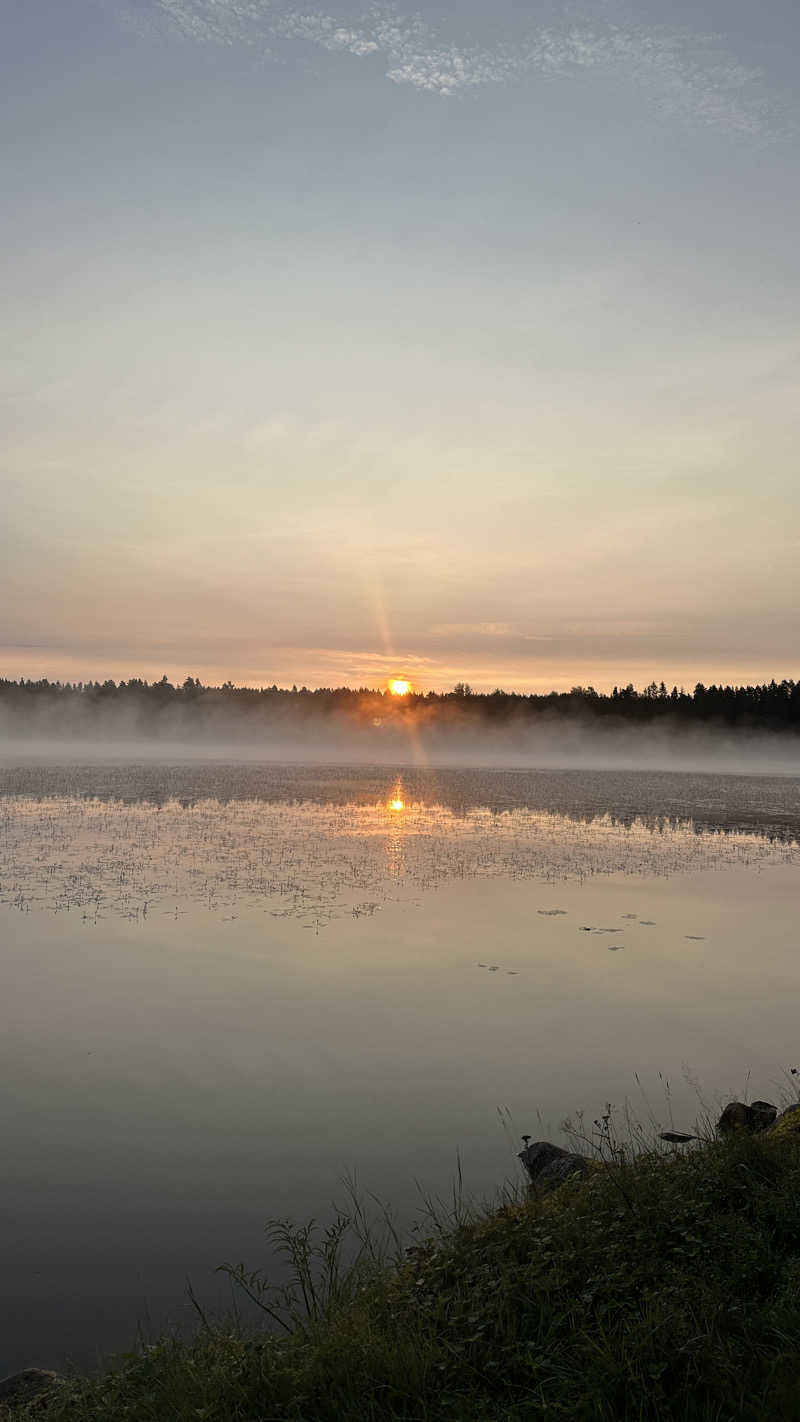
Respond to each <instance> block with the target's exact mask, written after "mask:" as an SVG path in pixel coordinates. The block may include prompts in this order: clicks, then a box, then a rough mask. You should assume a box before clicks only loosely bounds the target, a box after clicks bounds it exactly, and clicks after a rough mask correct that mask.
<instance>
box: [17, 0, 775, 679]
mask: <svg viewBox="0 0 800 1422" xmlns="http://www.w3.org/2000/svg"><path fill="white" fill-rule="evenodd" d="M724 8H725V15H724V26H722V21H721V11H720V7H719V6H718V4H717V3H716V0H692V3H691V4H690V3H689V0H670V3H669V4H668V3H667V0H642V4H641V5H640V6H639V7H637V21H636V24H635V25H633V24H631V22H630V18H629V16H628V14H627V10H626V7H625V5H624V4H623V0H604V3H603V4H602V5H599V4H597V3H595V0H586V3H585V5H581V4H579V5H578V6H577V7H576V6H575V5H569V6H567V5H566V3H562V0H552V3H551V4H549V6H548V15H547V19H546V22H545V19H544V18H542V15H540V14H539V10H538V9H536V7H534V8H533V9H532V8H531V7H520V6H518V5H516V4H515V3H512V0H498V4H497V5H496V6H492V7H487V6H485V5H483V6H481V5H479V4H477V0H475V3H472V0H468V3H467V4H466V5H462V4H459V6H455V5H453V4H452V3H447V0H440V3H435V4H434V3H433V0H430V3H426V4H425V5H424V6H423V9H422V11H421V12H420V13H419V14H417V11H416V7H415V10H414V13H413V14H412V13H411V11H409V12H408V13H406V12H405V11H404V10H403V8H402V6H400V7H399V8H398V7H394V8H392V9H391V11H389V10H388V9H386V10H384V9H383V8H382V7H381V5H380V4H379V5H377V6H373V7H370V8H369V11H368V12H365V13H362V12H360V11H359V12H358V14H356V12H355V11H350V10H348V9H347V5H346V4H345V0H332V3H331V5H330V6H329V7H328V8H327V9H326V8H323V9H322V10H317V9H315V10H314V11H313V13H306V11H305V10H303V9H295V8H294V7H293V5H292V3H291V0H274V3H271V4H270V5H266V4H261V3H260V0H259V3H256V4H254V5H249V6H247V7H244V8H243V7H242V6H241V5H239V4H237V3H235V0H215V3H213V4H212V3H211V0H137V4H136V5H135V6H130V5H127V4H125V3H123V0H105V3H104V4H103V5H101V6H98V5H97V4H96V3H94V0H71V3H70V5H69V6H64V5H59V4H50V3H47V4H45V5H42V6H24V5H19V6H14V7H12V10H11V13H10V17H9V19H8V20H7V22H4V24H5V29H4V44H3V46H2V53H0V84H1V85H2V93H3V100H4V105H5V109H6V113H7V126H8V129H9V131H10V132H13V133H14V143H13V144H8V145H6V146H5V149H4V151H3V153H2V155H0V165H2V182H3V191H4V194H5V196H6V199H7V202H8V204H9V209H10V210H11V211H12V212H13V214H14V217H13V220H12V221H10V222H7V223H6V224H5V225H4V227H3V230H2V232H0V250H1V251H2V260H3V267H4V270H5V271H7V272H9V273H10V274H11V281H10V282H9V285H8V289H7V292H6V295H5V298H4V330H3V337H4V339H3V352H2V355H1V356H0V398H1V399H2V402H3V435H2V463H1V464H0V480H1V481H2V519H0V675H4V676H8V677H18V676H20V675H24V676H39V675H47V676H49V677H52V678H59V677H60V678H62V679H64V678H71V679H87V678H101V679H103V678H105V677H107V676H110V677H113V678H114V679H119V678H123V677H124V678H126V679H127V678H128V677H130V676H134V675H136V676H146V677H148V678H157V677H160V676H161V675H162V674H164V673H166V674H167V675H168V676H169V677H170V678H171V679H175V680H182V679H183V678H184V677H185V676H186V675H187V673H191V674H192V675H197V676H200V677H201V679H202V680H203V681H204V682H207V683H215V682H220V681H223V680H226V679H228V678H230V679H231V680H233V681H234V682H236V683H246V684H254V685H260V684H264V683H265V684H271V683H272V682H278V683H279V684H284V685H285V684H288V685H291V684H292V683H294V682H296V683H297V684H298V685H300V684H303V683H306V684H308V685H311V686H316V685H330V684H340V685H341V684H351V685H353V684H359V683H366V684H370V685H381V684H383V683H385V681H386V680H387V679H388V677H389V676H390V675H392V674H398V673H406V674H407V675H409V676H410V677H411V679H412V680H413V681H414V682H415V683H417V684H419V685H420V686H422V687H423V688H426V689H427V688H444V689H446V688H448V687H450V686H452V685H453V684H454V683H455V682H456V681H462V680H465V681H468V682H470V683H471V684H472V685H473V686H475V687H476V689H489V690H491V689H493V688H494V687H495V686H497V685H501V686H505V687H509V688H517V689H520V690H549V689H551V688H559V689H561V688H565V687H566V688H568V687H569V686H571V685H574V684H578V683H581V684H589V683H591V684H593V685H594V686H595V687H596V688H597V689H598V690H607V689H609V688H610V687H611V686H612V685H614V684H615V683H617V684H625V683H627V682H628V681H633V682H634V683H635V684H636V685H639V686H641V685H644V684H646V683H648V682H649V681H651V680H652V679H656V680H657V681H660V680H661V679H662V678H663V679H664V680H665V681H666V682H667V683H669V684H672V683H673V682H674V683H677V684H678V685H680V684H684V685H687V686H691V685H693V684H694V683H695V681H697V680H703V681H705V682H709V683H710V682H713V681H735V682H748V681H755V680H764V679H768V678H770V677H771V676H773V675H774V676H776V677H777V678H780V677H783V676H789V677H796V676H797V675H798V674H800V666H798V652H797V649H798V644H799V641H800V639H799V638H798V630H799V623H800V556H799V554H800V548H799V546H798V545H799V544H800V537H799V536H798V529H799V528H800V471H799V470H798V463H797V448H798V431H797V410H798V402H797V391H798V388H800V337H798V330H800V321H798V316H799V315H800V277H799V276H798V264H797V251H798V248H799V247H800V188H799V187H798V184H797V181H796V177H797V174H796V158H797V145H796V135H797V128H798V123H797V118H798V105H797V93H798V83H797V80H798V74H797V65H796V54H797V52H798V49H797V40H798V39H799V38H800V20H798V18H797V14H796V13H795V12H793V11H791V8H790V7H788V8H787V7H785V6H778V7H776V8H774V7H772V6H771V5H770V4H767V6H766V7H759V17H758V23H756V22H755V20H754V13H755V12H754V11H753V7H752V6H750V5H746V4H744V0H731V3H730V4H729V5H727V6H726V7H724ZM328 11H330V13H329V12H328ZM542 13H543V12H542ZM537 15H539V18H538V19H537ZM793 55H794V56H795V58H792V56H793Z"/></svg>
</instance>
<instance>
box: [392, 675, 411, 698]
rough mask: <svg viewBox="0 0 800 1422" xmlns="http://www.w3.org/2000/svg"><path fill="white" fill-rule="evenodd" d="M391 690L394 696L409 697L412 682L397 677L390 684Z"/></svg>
mask: <svg viewBox="0 0 800 1422" xmlns="http://www.w3.org/2000/svg"><path fill="white" fill-rule="evenodd" d="M389 690H390V691H391V693H392V696H408V693H409V691H410V690H411V682H410V681H404V679H403V678H402V677H400V676H398V677H395V678H394V679H393V680H392V681H390V682H389Z"/></svg>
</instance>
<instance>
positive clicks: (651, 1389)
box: [7, 1132, 800, 1422]
mask: <svg viewBox="0 0 800 1422" xmlns="http://www.w3.org/2000/svg"><path fill="white" fill-rule="evenodd" d="M292 1240H293V1241H294V1246H295V1250H296V1255H295V1267H296V1271H297V1282H298V1291H297V1293H296V1294H295V1298H296V1300H297V1301H298V1302H299V1303H302V1304H303V1306H302V1308H298V1310H297V1311H296V1312H295V1317H294V1321H293V1326H292V1327H291V1332H286V1331H283V1332H282V1333H281V1335H280V1336H278V1335H276V1334H273V1335H271V1336H262V1337H255V1338H252V1337H251V1338H249V1339H248V1338H245V1337H242V1336H239V1335H237V1334H236V1333H235V1332H233V1331H225V1330H222V1331H217V1330H215V1329H214V1328H213V1327H208V1328H205V1329H202V1330H201V1332H200V1333H199V1334H198V1337H197V1339H196V1340H195V1341H194V1342H193V1343H192V1344H190V1345H181V1344H178V1343H175V1342H166V1343H163V1344H160V1345H158V1346H155V1347H152V1348H149V1349H147V1350H146V1351H145V1352H143V1353H142V1354H140V1355H137V1356H135V1357H134V1356H131V1357H128V1358H126V1359H124V1360H123V1361H122V1362H121V1364H120V1365H119V1367H118V1368H117V1369H116V1370H114V1371H112V1372H109V1373H108V1374H107V1375H106V1376H104V1377H103V1378H101V1379H99V1380H94V1381H80V1380H78V1381H75V1382H72V1383H70V1384H68V1385H67V1386H65V1387H64V1388H62V1389H60V1390H59V1391H58V1392H56V1393H55V1394H53V1395H52V1397H51V1398H50V1400H49V1401H47V1403H40V1404H39V1406H38V1408H37V1409H36V1410H35V1415H36V1416H38V1417H40V1418H42V1417H46V1419H47V1422H61V1419H63V1422H67V1419H69V1422H90V1419H91V1422H117V1419H120V1422H122V1419H127V1420H128V1422H173V1419H174V1420H175V1422H178V1419H180V1422H198V1419H201V1418H205V1419H211V1422H289V1419H291V1422H349V1419H353V1422H355V1419H358V1422H383V1419H389V1418H396V1419H405V1422H412V1419H413V1422H445V1419H452V1420H453V1422H517V1419H522V1418H543V1419H555V1418H569V1419H577V1420H578V1422H579V1420H580V1419H609V1422H612V1419H613V1422H624V1419H647V1418H654V1419H655V1418H675V1419H686V1422H690V1419H691V1420H692V1422H694V1419H698V1422H699V1419H703V1422H726V1419H752V1422H756V1419H758V1422H763V1419H765V1418H769V1419H770V1422H781V1419H787V1422H788V1419H792V1418H800V1136H798V1135H795V1134H792V1133H790V1132H787V1133H786V1134H783V1135H781V1134H776V1135H769V1134H766V1135H762V1136H756V1137H751V1136H736V1137H734V1138H733V1139H728V1140H725V1141H720V1142H715V1143H711V1144H708V1145H704V1146H702V1147H700V1148H697V1149H694V1150H691V1151H689V1152H688V1153H686V1154H674V1155H667V1156H664V1155H657V1154H644V1155H642V1156H640V1157H639V1158H638V1159H636V1160H632V1161H627V1162H625V1161H623V1162H622V1163H620V1164H617V1165H614V1166H611V1167H609V1168H608V1169H604V1170H598V1171H596V1172H592V1173H591V1174H590V1175H589V1176H588V1177H587V1178H583V1179H578V1180H576V1181H570V1182H568V1183H567V1184H565V1185H564V1186H562V1187H561V1188H560V1189H559V1190H558V1191H557V1192H555V1193H554V1194H551V1195H549V1196H545V1197H543V1198H539V1199H536V1200H533V1201H530V1202H527V1201H526V1202H524V1203H522V1202H520V1203H514V1204H510V1205H507V1206H505V1207H503V1208H502V1209H500V1210H498V1211H494V1212H492V1213H489V1214H485V1215H484V1216H483V1217H482V1218H479V1219H475V1220H473V1221H471V1222H470V1223H467V1224H464V1225H461V1226H459V1227H456V1228H455V1229H453V1230H452V1231H451V1232H449V1233H447V1234H445V1235H443V1236H442V1237H438V1238H434V1239H431V1240H428V1241H426V1242H425V1243H424V1244H422V1245H421V1246H420V1248H419V1249H418V1250H416V1251H415V1252H414V1253H413V1254H410V1255H405V1256H404V1257H403V1258H402V1259H400V1260H399V1261H395V1262H394V1263H383V1262H381V1261H380V1260H379V1259H378V1258H376V1257H375V1256H374V1255H371V1254H370V1252H369V1251H367V1252H366V1253H365V1254H364V1255H363V1256H362V1258H361V1262H360V1264H359V1265H358V1266H357V1267H356V1268H355V1269H350V1270H347V1271H345V1272H344V1273H341V1272H339V1270H338V1268H337V1262H338V1259H339V1257H340V1253H339V1250H338V1248H337V1245H336V1237H335V1232H334V1234H333V1235H331V1236H330V1238H329V1240H328V1241H327V1242H326V1241H325V1240H324V1239H323V1241H322V1249H321V1251H318V1252H317V1254H316V1255H315V1256H313V1255H312V1254H311V1253H310V1251H309V1242H310V1241H309V1240H308V1239H307V1238H305V1237H304V1236H303V1235H302V1234H301V1235H299V1236H298V1235H297V1234H294V1235H291V1236H289V1242H291V1241H292ZM304 1270H306V1271H307V1272H306V1274H305V1276H304ZM249 1286H250V1287H251V1288H253V1287H255V1288H258V1280H257V1279H255V1278H250V1280H249ZM309 1290H311V1292H310V1293H309ZM304 1292H305V1295H306V1297H305V1300H304V1302H303V1293H304ZM262 1301H263V1302H265V1303H266V1304H267V1306H268V1307H274V1308H275V1309H276V1311H277V1309H278V1303H277V1302H276V1301H275V1300H272V1299H271V1296H269V1295H264V1296H263V1300H262ZM7 1415H8V1416H9V1417H12V1416H13V1417H14V1418H21V1417H23V1416H26V1415H34V1410H33V1409H31V1412H30V1414H26V1413H25V1412H24V1411H19V1410H18V1411H16V1412H14V1413H9V1414H7Z"/></svg>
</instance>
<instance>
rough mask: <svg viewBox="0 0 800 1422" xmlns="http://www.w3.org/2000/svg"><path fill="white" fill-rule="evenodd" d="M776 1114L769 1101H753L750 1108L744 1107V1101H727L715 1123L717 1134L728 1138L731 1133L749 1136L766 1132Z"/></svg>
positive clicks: (775, 1109)
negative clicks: (737, 1132) (743, 1133)
mask: <svg viewBox="0 0 800 1422" xmlns="http://www.w3.org/2000/svg"><path fill="white" fill-rule="evenodd" d="M777 1114H778V1108H777V1106H773V1105H772V1104H771V1103H770V1102H769V1101H754V1102H753V1103H752V1105H751V1106H746V1105H745V1103H744V1101H729V1102H728V1105H727V1106H726V1107H725V1110H724V1111H723V1113H722V1115H721V1116H720V1118H719V1120H718V1121H717V1132H718V1134H719V1135H721V1136H729V1135H731V1133H732V1132H733V1131H749V1132H750V1134H751V1135H752V1134H754V1133H755V1132H756V1131H766V1130H767V1129H768V1127H769V1126H771V1125H772V1124H773V1122H774V1121H775V1117H776V1116H777Z"/></svg>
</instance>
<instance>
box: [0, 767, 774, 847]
mask: <svg viewBox="0 0 800 1422" xmlns="http://www.w3.org/2000/svg"><path fill="white" fill-rule="evenodd" d="M0 796H26V797H30V798H34V799H46V798H50V797H53V796H75V797H80V798H82V799H98V800H101V801H107V802H109V803H114V802H117V803H121V804H128V805H133V804H137V803H144V804H150V805H156V806H163V805H167V804H172V803H174V802H177V803H178V804H179V805H182V806H183V807H184V808H186V809H188V808H190V807H192V806H194V805H197V804H199V803H202V802H204V801H209V800H212V801H216V802H217V803H219V804H220V805H226V804H233V803H236V802H238V801H264V802H266V803H270V804H284V805H304V804H309V805H318V806H325V805H330V806H337V807H344V806H354V807H369V806H375V805H385V804H392V803H393V802H394V803H395V804H398V805H400V806H402V807H404V808H408V809H411V808H412V807H414V806H419V807H425V808H435V807H440V808H442V809H445V810H447V811H448V812H449V813H450V814H452V815H455V816H457V817H460V816H466V815H468V814H471V813H472V812H473V811H475V810H488V811H490V812H491V813H492V814H494V815H503V814H504V813H510V812H512V811H515V810H521V809H522V810H530V811H539V812H546V813H549V814H555V815H563V816H564V817H566V818H567V819H570V820H573V821H578V822H583V823H585V824H589V823H592V822H593V821H596V820H599V819H607V820H608V821H609V822H610V823H612V824H614V825H620V826H631V825H633V824H634V823H638V824H641V825H644V826H646V827H647V828H648V829H651V830H653V831H659V830H661V829H674V828H677V827H679V826H680V827H685V826H687V825H689V826H691V828H692V829H693V830H694V831H695V832H696V833H698V834H699V833H713V832H746V833H753V834H757V835H759V836H762V837H765V838H769V839H772V840H775V841H780V842H784V843H791V842H794V841H797V840H800V781H798V780H796V779H792V778H788V777H785V776H755V775H748V776H736V775H720V774H686V773H678V772H673V771H627V770H625V771H613V770H600V771H589V770H518V769H515V770H494V769H492V770H480V769H474V770H456V769H436V770H423V769H417V770H405V769H404V770H403V771H402V772H400V773H399V774H398V772H397V771H394V770H389V769H387V768H385V767H369V766H366V767H359V768H358V769H354V768H353V767H344V766H330V767H327V766H302V765H297V766H291V765H289V766H287V765H265V764H236V763H228V762H225V763H216V764H214V763H210V764H200V765H198V764H184V765H164V764H142V765H127V764H126V765H103V764H90V765H85V766H80V765H57V766H55V765H38V766H14V767H5V768H0Z"/></svg>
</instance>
